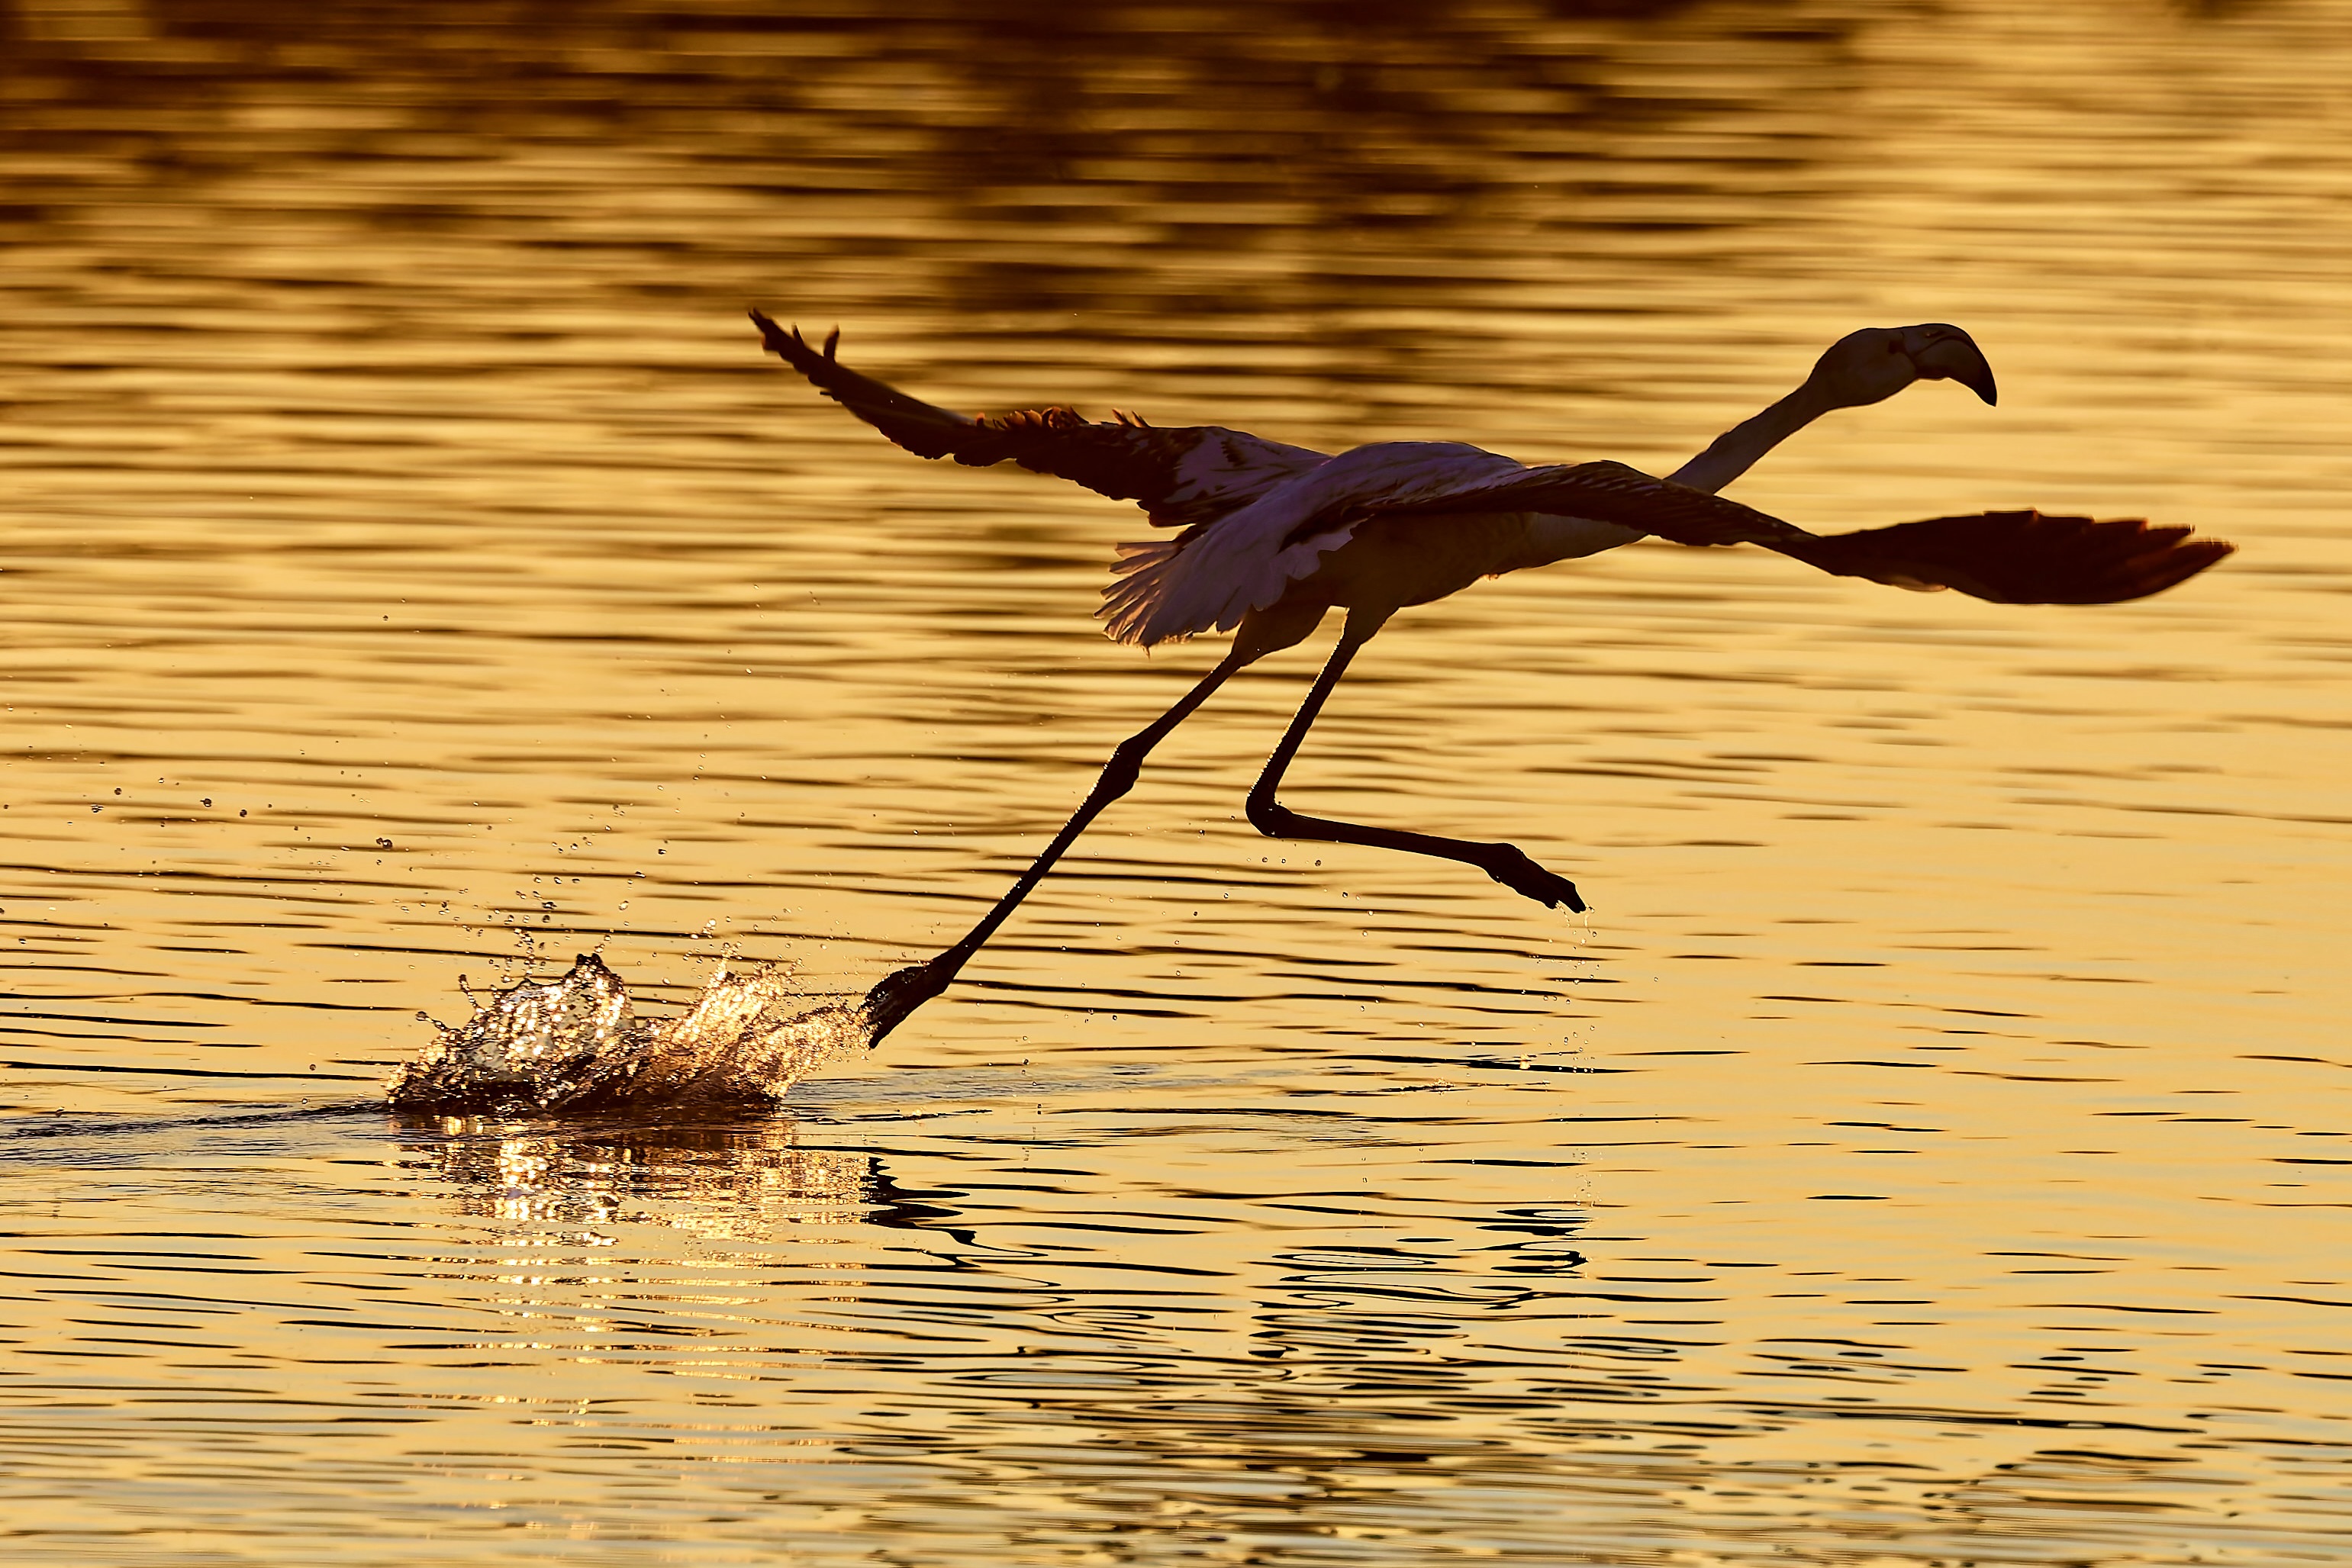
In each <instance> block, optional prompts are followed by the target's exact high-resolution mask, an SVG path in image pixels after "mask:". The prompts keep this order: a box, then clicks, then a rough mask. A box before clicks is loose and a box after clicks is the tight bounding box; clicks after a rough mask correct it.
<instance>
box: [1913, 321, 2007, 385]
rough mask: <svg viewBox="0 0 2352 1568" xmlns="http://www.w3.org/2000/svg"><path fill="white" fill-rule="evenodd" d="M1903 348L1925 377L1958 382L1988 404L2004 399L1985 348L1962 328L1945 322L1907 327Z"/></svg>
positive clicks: (1936, 380)
mask: <svg viewBox="0 0 2352 1568" xmlns="http://www.w3.org/2000/svg"><path fill="white" fill-rule="evenodd" d="M1903 350H1904V352H1905V353H1906V354H1908V355H1909V356H1910V359H1911V363H1912V364H1913V365H1914V366H1916V367H1917V369H1918V371H1919V374H1920V376H1921V377H1922V378H1924V379H1925V380H1927V381H1931V382H1941V381H1954V382H1959V383H1960V384H1961V385H1962V386H1964V387H1966V388H1968V389H1969V391H1970V392H1974V393H1976V394H1977V396H1979V397H1980V398H1982V399H1984V401H1985V402H1988V403H1997V402H2000V388H1999V387H1998V386H1996V385H1994V384H1993V379H1992V365H1991V364H1990V362H1989V361H1987V360H1986V359H1985V357H1984V350H1982V349H1979V348H1978V347H1977V343H1976V340H1975V339H1974V338H1971V337H1969V335H1968V334H1967V333H1966V332H1963V331H1961V330H1960V329H1958V327H1954V326H1951V325H1948V323H1945V322H1942V321H1932V322H1929V323H1927V324H1926V325H1924V326H1918V327H1906V328H1904V329H1903Z"/></svg>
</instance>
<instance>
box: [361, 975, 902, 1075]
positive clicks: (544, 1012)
mask: <svg viewBox="0 0 2352 1568" xmlns="http://www.w3.org/2000/svg"><path fill="white" fill-rule="evenodd" d="M815 1001H816V998H814V997H812V996H810V995H809V994H808V993H806V992H803V991H802V990H800V989H799V988H797V987H796V986H795V985H794V984H793V977H792V975H791V972H790V971H789V970H787V969H785V968H783V967H781V966H778V965H766V966H762V967H760V968H757V969H752V970H750V971H748V972H746V973H744V974H740V975H732V974H729V973H728V972H727V971H726V970H724V969H721V970H720V971H719V973H718V974H716V975H713V976H712V977H710V983H709V985H707V986H705V987H704V988H703V989H702V995H701V996H699V997H698V998H695V1003H694V1006H693V1007H692V1008H690V1009H688V1011H687V1012H686V1014H685V1015H684V1016H683V1017H681V1018H677V1019H670V1020H669V1021H668V1022H667V1023H656V1022H650V1021H646V1020H641V1019H637V1018H635V1017H634V1016H633V1013H632V1010H631V1007H630V1002H629V988H628V987H627V986H625V985H624V984H623V983H622V981H621V977H619V976H618V975H616V974H614V973H613V971H612V970H611V969H609V968H607V967H605V965H604V960H603V959H602V958H599V957H598V956H596V955H594V954H593V953H583V954H581V955H580V956H579V957H578V958H576V959H574V960H573V962H572V969H571V972H570V973H568V974H566V975H564V976H563V977H562V978H561V979H556V980H550V981H548V982H546V983H545V984H542V985H531V984H528V983H526V984H523V985H519V986H515V987H513V988H510V989H508V990H505V991H501V992H499V995H498V996H496V997H495V998H492V999H491V1000H490V1001H489V1002H488V1005H483V1004H479V1003H478V1004H476V1007H475V1010H474V1016H473V1017H472V1018H470V1019H467V1020H466V1021H465V1022H464V1023H463V1024H460V1025H458V1026H457V1027H456V1028H451V1027H449V1026H448V1025H446V1024H439V1023H436V1024H434V1025H433V1027H434V1028H435V1029H436V1030H438V1031H439V1033H440V1039H439V1040H436V1041H435V1042H434V1043H433V1044H431V1045H429V1046H427V1047H425V1050H424V1051H423V1052H422V1053H421V1054H420V1055H419V1056H418V1057H417V1059H416V1060H415V1061H411V1062H408V1063H406V1064H405V1065H404V1066H402V1067H400V1068H399V1069H397V1070H396V1071H394V1073H393V1074H392V1076H391V1077H390V1078H389V1079H387V1080H385V1082H384V1097H385V1099H386V1100H387V1101H388V1102H389V1103H391V1104H393V1105H394V1106H395V1107H397V1108H400V1109H403V1110H418V1111H490V1112H504V1113H512V1112H528V1111H587V1110H607V1109H619V1108H622V1107H626V1106H647V1105H684V1104H695V1103H739V1104H740V1103H745V1102H764V1103H769V1104H773V1103H776V1102H778V1101H780V1100H782V1098H783V1097H784V1093H785V1092H786V1091H787V1090H789V1089H791V1088H792V1086H793V1084H794V1083H797V1082H800V1081H801V1080H802V1079H803V1078H805V1077H807V1076H808V1075H809V1074H810V1073H811V1072H814V1071H816V1070H817V1069H818V1068H820V1067H823V1066H824V1065H826V1064H827V1063H829V1062H833V1061H840V1060H842V1059H844V1058H846V1057H849V1056H853V1055H856V1054H858V1053H860V1052H863V1051H865V1050H866V1048H867V1047H868V1046H869V1045H870V1044H871V1043H872V1040H873V1029H872V1026H871V1024H870V1023H869V1021H868V1019H867V1017H866V1009H865V1008H864V1007H863V1006H862V1005H861V1004H859V1003H856V1002H841V1001H829V1002H820V1003H817V1005H814V1006H812V1005H811V1003H812V1002H815ZM427 1021H430V1020H427Z"/></svg>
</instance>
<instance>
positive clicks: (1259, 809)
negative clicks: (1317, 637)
mask: <svg viewBox="0 0 2352 1568" xmlns="http://www.w3.org/2000/svg"><path fill="white" fill-rule="evenodd" d="M1386 619H1387V617H1385V616H1381V617H1378V618H1376V619H1372V620H1371V622H1370V625H1368V626H1361V627H1360V625H1359V618H1358V617H1357V616H1354V615H1350V616H1349V618H1348V627H1347V630H1346V631H1344V632H1341V633H1340V634H1339V646H1338V647H1336V648H1334V649H1332V650H1331V659H1330V662H1329V663H1328V664H1325V665H1324V666H1323V673H1322V674H1319V675H1318V676H1316V677H1315V685H1314V686H1313V688H1312V689H1311V690H1309V691H1308V692H1307V700H1306V701H1305V702H1303V703H1301V704H1300V705H1299V706H1298V716H1297V717H1296V718H1294V719H1292V720H1291V721H1290V728H1289V729H1288V730H1287V731H1286V732H1285V733H1284V735H1283V737H1282V742H1281V744H1280V745H1278V746H1276V747H1275V748H1274V755H1273V756H1271V757H1269V758H1266V761H1265V772H1263V773H1261V774H1259V775H1258V780H1257V782H1256V784H1255V785H1253V786H1252V787H1251V789H1250V792H1249V820H1250V825H1251V826H1252V827H1255V829H1257V831H1259V832H1261V833H1264V834H1265V835H1266V836H1267V837H1268V838H1276V839H1319V840H1323V841H1328V842H1330V843H1339V844H1369V845H1371V846H1372V847H1373V848H1375V849H1384V850H1402V851H1404V852H1406V853H1408V854H1416V855H1436V856H1439V857H1440V858H1442V859H1444V860H1450V861H1461V862H1464V863H1465V864H1468V865H1475V866H1476V867H1477V868H1478V869H1479V870H1480V871H1483V872H1485V873H1486V874H1487V875H1488V876H1491V877H1493V878H1494V879H1495V880H1496V882H1499V883H1502V884H1503V885H1504V886H1505V887H1507V888H1509V889H1510V890H1511V891H1512V892H1514V893H1521V894H1526V895H1527V896H1528V897H1529V898H1532V899H1534V900H1535V901H1536V902H1537V903H1538V904H1544V905H1546V906H1548V907H1549V906H1551V905H1556V904H1566V905H1568V907H1569V908H1570V909H1572V910H1577V911H1582V909H1583V908H1584V900H1583V899H1582V898H1581V897H1580V896H1578V894H1577V891H1576V884H1575V883H1572V882H1570V881H1569V880H1568V879H1567V878H1566V877H1564V876H1559V875H1557V874H1555V873H1551V872H1549V871H1546V870H1545V869H1544V868H1543V867H1541V866H1539V865H1538V864H1537V863H1536V862H1533V861H1531V860H1529V859H1528V856H1527V853H1526V852H1524V851H1523V850H1521V849H1520V848H1519V847H1518V846H1517V845H1516V844H1482V843H1478V842H1475V841H1472V840H1469V839H1447V838H1441V837H1439V836H1438V835H1436V834H1434V833H1411V832H1406V831H1403V830H1402V829H1398V828H1374V827H1369V826H1367V825H1365V824H1364V823H1361V822H1338V821H1331V820H1330V819H1329V818H1328V817H1309V816H1306V815H1304V814H1302V813H1300V812H1297V811H1294V810H1291V809H1290V808H1289V807H1287V806H1286V805H1284V804H1283V803H1282V802H1281V801H1279V800H1276V799H1275V798H1274V792H1275V791H1276V789H1280V788H1282V776H1283V774H1284V773H1285V772H1286V770H1287V769H1288V768H1289V767H1290V759H1291V758H1293V757H1295V756H1297V753H1298V746H1299V742H1301V741H1303V740H1305V739H1306V738H1307V731H1308V730H1309V729H1310V728H1312V727H1314V724H1315V719H1316V716H1318V714H1320V713H1321V712H1322V711H1323V702H1324V699H1325V698H1326V697H1328V696H1329V695H1331V688H1332V687H1334V686H1336V685H1339V677H1340V676H1341V675H1343V674H1346V673H1347V670H1348V661H1349V660H1350V659H1352V658H1354V657H1355V656H1356V650H1357V649H1359V648H1360V647H1362V646H1363V645H1364V644H1365V643H1368V642H1370V640H1371V637H1372V633H1373V632H1377V631H1379V630H1380V628H1381V622H1383V621H1385V620H1386Z"/></svg>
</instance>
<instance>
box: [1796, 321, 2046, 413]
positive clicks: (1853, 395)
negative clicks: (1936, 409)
mask: <svg viewBox="0 0 2352 1568" xmlns="http://www.w3.org/2000/svg"><path fill="white" fill-rule="evenodd" d="M1808 380H1809V381H1810V382H1811V385H1812V386H1813V387H1814V389H1815V390H1816V391H1818V392H1821V393H1822V394H1823V396H1824V397H1825V398H1826V399H1827V401H1828V402H1829V404H1830V406H1831V407H1832V408H1860V407H1862V406H1864V404H1866V403H1874V402H1885V400H1886V399H1888V398H1891V397H1893V396H1894V395H1895V393H1896V392H1901V391H1902V390H1903V389H1904V388H1905V387H1907V386H1909V385H1910V384H1911V383H1912V382H1920V381H1928V382H1940V381H1955V382H1959V383H1960V384H1961V385H1962V386H1964V387H1966V388H1968V389H1969V391H1970V392H1974V393H1976V394H1977V396H1979V397H1980V398H1982V399H1984V400H1985V402H1998V401H2000V390H1999V389H1998V388H1996V387H1995V386H1994V385H1993V379H1992V366H1991V365H1990V364H1988V363H1986V362H1985V357H1984V350H1981V349H1979V348H1978V347H1977V345H1976V340H1975V339H1973V338H1971V337H1969V335H1968V334H1967V333H1966V332H1963V331H1961V330H1960V329H1958V327H1951V326H1947V325H1945V324H1944V323H1943V322H1940V321H1929V322H1927V323H1924V324H1922V325H1920V326H1916V327H1864V329H1862V330H1861V331H1859V332H1849V333H1847V334H1846V335H1845V336H1844V337H1843V338H1840V339H1839V340H1837V341H1836V342H1834V343H1832V344H1831V345H1830V346H1829V351H1828V352H1827V353H1824V354H1823V355H1822V357H1821V360H1820V362H1818V363H1817V364H1815V365H1814V366H1813V373H1812V375H1811V377H1810V378H1808Z"/></svg>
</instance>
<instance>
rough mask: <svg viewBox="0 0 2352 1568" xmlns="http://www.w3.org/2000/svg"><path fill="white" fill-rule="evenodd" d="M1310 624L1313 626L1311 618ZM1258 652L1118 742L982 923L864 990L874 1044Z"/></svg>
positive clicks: (1228, 665) (951, 971) (1241, 652)
mask: <svg viewBox="0 0 2352 1568" xmlns="http://www.w3.org/2000/svg"><path fill="white" fill-rule="evenodd" d="M1309 625H1310V626H1311V625H1312V622H1309ZM1260 652H1262V650H1250V649H1244V648H1238V647H1237V648H1236V649H1235V650H1234V653H1231V654H1228V655H1227V656H1226V658H1225V660H1224V662H1223V663H1222V664H1219V665H1218V666H1217V667H1216V668H1215V669H1213V670H1211V671H1210V672H1209V673H1208V674H1205V675H1202V677H1201V679H1200V681H1199V682H1198V683H1197V684H1195V685H1193V687H1192V690H1191V691H1189V692H1186V693H1185V694H1184V695H1183V696H1182V697H1181V699H1179V701H1178V702H1177V704H1176V706H1174V707H1171V708H1170V709H1169V710H1168V711H1167V712H1166V713H1164V714H1161V715H1160V716H1159V717H1158V718H1156V719H1154V720H1152V722H1151V723H1150V724H1149V725H1147V726H1146V727H1144V728H1142V729H1140V730H1139V731H1137V732H1136V733H1135V734H1134V735H1131V736H1129V737H1127V739H1125V740H1123V741H1121V742H1119V745H1118V749H1117V750H1116V751H1113V752H1112V753H1111V754H1110V760H1109V761H1108V762H1107V763H1105V764H1104V765H1103V770H1102V777H1101V778H1099V779H1096V780H1095V787H1094V789H1092V790H1091V791H1090V792H1089V793H1088V794H1087V798H1086V799H1085V800H1083V801H1081V802H1079V805H1078V809H1077V810H1076V811H1074V812H1072V813H1071V814H1070V820H1069V821H1066V822H1065V823H1063V824H1062V831H1060V832H1058V833H1056V834H1055V835H1054V841H1053V842H1052V843H1050V844H1047V845H1046V846H1045V851H1044V852H1043V853H1041V854H1039V855H1038V857H1037V858H1036V859H1035V860H1034V861H1031V862H1029V869H1028V870H1027V871H1024V872H1023V873H1021V880H1019V881H1018V882H1016V883H1013V886H1012V887H1011V888H1010V889H1009V890H1007V892H1006V893H1005V894H1004V896H1003V897H1002V898H1000V899H998V900H997V901H996V903H995V904H994V905H993V906H992V907H991V908H990V910H989V912H988V913H987V914H986V915H982V916H981V920H980V924H979V925H975V926H973V927H972V928H971V930H970V931H969V932H967V933H965V935H964V938H963V940H962V941H961V942H958V943H957V944H956V945H955V946H952V947H950V948H949V949H948V950H947V951H946V952H944V953H941V954H940V956H938V957H936V958H933V959H931V960H930V961H929V963H924V964H916V965H913V966H911V967H908V968H904V969H900V970H898V971H897V972H895V973H893V974H890V975H887V976H885V977H883V979H882V981H881V983H880V984H878V985H877V986H876V987H875V988H873V989H872V990H870V991H868V992H867V993H866V1019H867V1021H868V1023H869V1024H870V1025H871V1027H872V1029H873V1031H874V1041H875V1043H877V1044H879V1043H880V1042H881V1040H882V1037H883V1036H884V1035H886V1034H888V1033H889V1032H890V1031H891V1030H894V1029H896V1028H898V1024H899V1023H900V1021H901V1020H903V1019H905V1018H906V1016H907V1015H908V1013H910V1012H913V1011H914V1010H915V1009H917V1008H919V1007H920V1006H922V1005H923V1004H924V1003H925V1002H927V1001H929V1000H930V999H931V998H933V997H936V996H938V995H939V994H940V992H941V991H943V990H945V989H947V988H948V983H949V982H950V981H951V980H953V979H954V978H955V977H956V972H957V971H958V970H960V969H961V968H962V967H964V964H965V963H966V961H967V960H969V959H970V958H971V956H972V955H973V954H974V953H977V952H979V951H980V949H981V946H982V944H983V943H985V942H986V941H987V940H988V939H989V938H990V937H991V936H994V935H996V928H997V927H998V926H1000V925H1003V924H1004V922H1005V920H1006V919H1007V918H1008V917H1009V916H1010V915H1012V914H1013V911H1014V910H1015V909H1017V908H1019V907H1020V905H1021V901H1022V900H1023V899H1024V898H1026V897H1028V896H1029V891H1030V889H1032V888H1034V887H1035V886H1036V885H1037V884H1038V883H1040V882H1042V881H1044V880H1045V873H1047V872H1049V871H1051V870H1053V869H1054V862H1055V861H1057V860H1060V859H1061V858H1062V852H1064V851H1065V850H1067V849H1068V848H1069V847H1070V845H1071V844H1073V843H1075V842H1076V841H1077V837H1078V835H1079V834H1080V833H1083V832H1085V831H1087V824H1089V823H1090V822H1092V821H1094V820H1095V819H1096V818H1097V817H1098V816H1100V815H1102V812H1103V808H1105V807H1106V806H1108V805H1109V804H1110V803H1111V802H1112V801H1113V800H1118V798H1119V797H1120V796H1122V795H1124V794H1126V793H1127V792H1128V791H1129V789H1134V788H1135V780H1136V779H1137V777H1138V775H1139V774H1140V773H1141V771H1142V768H1143V759H1144V758H1146V757H1148V756H1150V753H1151V748H1152V747H1155V746H1157V745H1159V744H1160V742H1161V741H1162V740H1165V739H1166V738H1168V734H1169V732H1170V731H1171V730H1172V729H1174V728H1175V727H1177V726H1178V725H1180V724H1181V723H1183V722H1184V721H1185V720H1186V719H1187V718H1190V717H1191V716H1192V710H1193V709H1195V708H1197V707H1199V706H1201V705H1202V703H1204V702H1207V701H1208V700H1209V697H1210V695H1211V694H1212V693H1213V692H1214V691H1215V690H1216V689H1217V688H1218V687H1219V686H1222V685H1224V684H1225V682H1226V681H1227V680H1229V679H1231V678H1232V677H1233V675H1234V673H1235V672H1236V671H1239V670H1240V669H1242V668H1243V667H1244V666H1245V665H1247V664H1250V663H1251V662H1252V661H1253V660H1255V658H1257V657H1258V656H1259V653H1260Z"/></svg>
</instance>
